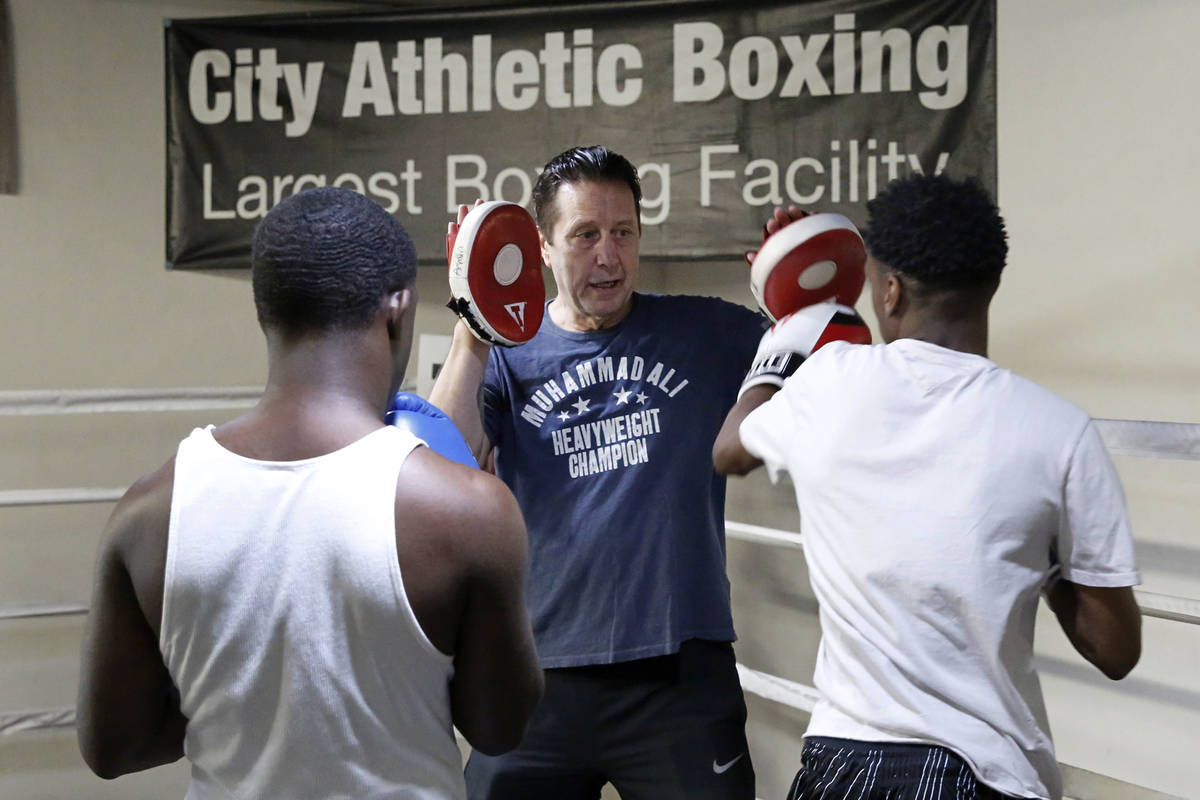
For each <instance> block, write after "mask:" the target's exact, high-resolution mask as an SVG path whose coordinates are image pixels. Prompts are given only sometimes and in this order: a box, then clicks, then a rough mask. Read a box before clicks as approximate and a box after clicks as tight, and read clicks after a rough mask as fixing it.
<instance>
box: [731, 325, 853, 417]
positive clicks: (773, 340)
mask: <svg viewBox="0 0 1200 800" xmlns="http://www.w3.org/2000/svg"><path fill="white" fill-rule="evenodd" d="M833 341H845V342H850V343H851V344H870V343H871V329H870V328H868V327H867V323H866V322H864V321H863V318H862V317H860V316H859V315H858V312H856V311H855V310H854V309H853V308H851V307H849V306H843V305H839V304H837V303H829V302H826V303H817V304H816V305H813V306H806V307H804V308H802V309H800V310H799V311H797V312H795V313H794V314H789V315H788V316H786V317H784V318H783V319H781V320H779V322H777V323H775V324H774V325H772V326H771V327H770V328H769V329H768V330H767V332H766V333H764V334H763V337H762V339H761V340H760V341H759V343H758V352H756V353H755V354H754V363H753V364H751V366H750V371H749V372H747V373H746V377H745V379H744V380H743V381H742V388H741V389H739V390H738V398H741V396H742V395H743V394H745V393H746V390H747V389H749V388H750V387H751V386H758V385H760V384H764V383H766V384H771V385H772V386H783V382H784V381H785V380H787V379H788V378H790V377H791V376H792V374H793V373H794V372H795V371H796V370H797V369H799V368H800V365H801V364H803V363H804V360H805V359H806V358H808V357H809V356H811V355H812V354H813V353H815V352H817V350H819V349H820V348H821V347H823V346H824V345H826V344H828V343H829V342H833Z"/></svg>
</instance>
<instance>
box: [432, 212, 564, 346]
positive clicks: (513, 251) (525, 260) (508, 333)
mask: <svg viewBox="0 0 1200 800" xmlns="http://www.w3.org/2000/svg"><path fill="white" fill-rule="evenodd" d="M446 255H447V257H448V259H449V261H450V302H449V303H447V305H448V306H449V307H450V309H451V310H453V311H454V313H455V314H458V316H460V317H461V318H462V319H463V320H464V321H465V322H466V323H467V326H468V327H469V328H470V329H471V333H473V334H475V337H476V338H477V339H480V340H481V341H484V342H487V343H488V344H499V345H504V346H505V347H512V346H513V345H518V344H524V343H525V342H527V341H529V340H530V339H532V338H533V336H534V334H536V333H537V331H538V327H539V326H540V325H541V324H542V312H543V310H544V307H545V305H546V285H545V282H544V281H543V280H542V256H541V251H540V248H539V245H538V231H537V224H536V223H535V222H534V221H533V217H532V216H530V214H529V212H528V211H526V210H525V209H524V208H522V207H521V206H519V205H517V204H516V203H509V202H505V201H501V200H493V201H491V202H488V203H480V204H479V205H477V206H475V207H474V208H472V209H471V210H470V212H468V213H467V216H466V217H464V218H463V221H462V223H460V224H459V226H458V232H457V233H456V234H449V235H447V236H446Z"/></svg>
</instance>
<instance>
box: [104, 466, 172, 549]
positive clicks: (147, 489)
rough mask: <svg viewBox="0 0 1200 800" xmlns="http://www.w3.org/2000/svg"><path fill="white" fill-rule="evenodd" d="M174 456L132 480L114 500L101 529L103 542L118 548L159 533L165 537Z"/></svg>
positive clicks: (169, 513) (139, 541)
mask: <svg viewBox="0 0 1200 800" xmlns="http://www.w3.org/2000/svg"><path fill="white" fill-rule="evenodd" d="M174 480H175V457H174V456H172V457H171V459H170V460H168V461H167V462H166V463H165V464H163V465H162V466H161V467H159V468H158V469H156V470H155V471H154V472H151V473H149V474H147V475H143V476H142V477H141V478H139V479H138V480H136V481H135V482H134V483H133V485H132V486H130V487H129V488H128V489H126V490H125V494H124V495H123V496H122V497H121V499H120V500H119V501H117V505H116V507H115V508H114V509H113V513H112V516H111V517H109V520H108V525H107V527H106V530H105V534H106V535H105V539H106V544H107V545H109V546H112V547H114V548H116V549H118V550H120V551H121V552H127V548H130V547H135V546H137V545H138V544H141V543H144V540H145V539H146V538H147V537H153V536H155V535H156V534H161V535H162V537H163V538H164V539H165V538H166V535H167V529H168V527H169V525H170V519H171V489H172V486H173V484H174Z"/></svg>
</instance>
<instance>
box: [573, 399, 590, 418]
mask: <svg viewBox="0 0 1200 800" xmlns="http://www.w3.org/2000/svg"><path fill="white" fill-rule="evenodd" d="M590 402H591V401H590V400H588V399H587V398H586V397H581V398H579V399H578V400H576V401H575V402H574V403H572V404H571V405H573V406H575V411H576V412H578V413H579V414H582V413H583V412H585V411H587V410H588V404H589V403H590Z"/></svg>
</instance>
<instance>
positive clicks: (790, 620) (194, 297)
mask: <svg viewBox="0 0 1200 800" xmlns="http://www.w3.org/2000/svg"><path fill="white" fill-rule="evenodd" d="M9 4H10V9H11V16H12V28H13V41H14V45H15V50H16V53H15V55H16V59H15V60H16V72H17V82H18V87H17V88H18V119H19V136H20V147H21V193H20V194H19V195H16V196H0V274H2V275H3V277H4V284H3V291H2V292H0V320H2V322H0V324H2V325H3V332H4V336H3V338H2V340H0V365H3V371H2V373H0V374H2V376H3V377H2V378H0V390H25V389H39V388H41V389H73V388H104V387H173V386H239V385H256V384H261V382H262V379H263V368H264V366H265V359H264V356H263V351H262V346H261V341H260V334H259V331H258V329H257V327H256V325H255V323H254V315H253V309H252V305H251V302H250V294H249V286H248V283H247V281H246V276H245V275H244V274H240V273H237V274H231V273H222V274H202V273H195V272H167V271H166V270H164V269H163V267H162V262H163V232H162V231H163V210H162V209H163V194H164V189H163V185H164V160H165V156H164V144H163V124H164V123H163V107H162V66H161V63H162V46H161V40H162V19H163V18H164V17H170V16H213V15H223V14H231V13H243V12H253V13H262V12H265V11H284V10H289V9H294V8H303V9H307V10H312V9H315V8H318V7H319V4H313V3H303V4H298V3H293V4H288V3H266V2H252V0H220V1H219V0H178V1H177V2H168V1H167V0H9ZM999 6H1000V7H999V19H998V29H999V33H998V44H999V48H998V65H999V136H1000V139H999V164H1000V170H999V186H1000V191H999V201H1000V205H1001V209H1002V211H1003V212H1004V214H1005V217H1006V219H1007V221H1008V224H1009V230H1010V235H1011V257H1010V261H1009V269H1008V273H1007V275H1006V277H1005V279H1004V284H1003V286H1002V288H1001V291H1000V294H999V296H998V298H997V301H996V304H995V307H994V314H993V330H992V348H991V355H992V357H993V358H994V359H995V360H996V361H998V362H1000V363H1001V364H1003V365H1005V366H1008V367H1011V368H1013V369H1015V370H1016V371H1018V372H1020V373H1022V374H1024V375H1026V376H1028V377H1030V378H1032V379H1034V380H1036V381H1038V382H1040V383H1043V384H1044V385H1046V386H1048V387H1050V388H1052V389H1054V390H1055V391H1058V392H1060V393H1061V394H1063V395H1065V396H1066V397H1068V398H1069V399H1071V400H1073V401H1074V402H1076V403H1077V404H1079V405H1081V406H1082V407H1084V408H1085V409H1087V410H1088V411H1089V412H1091V413H1092V414H1093V415H1095V416H1098V417H1116V418H1134V419H1159V420H1174V421H1186V422H1200V403H1198V401H1197V397H1200V348H1197V344H1196V343H1197V342H1198V341H1200V315H1197V314H1196V310H1197V303H1196V301H1195V300H1194V299H1193V298H1194V297H1195V296H1196V294H1197V292H1198V291H1200V278H1198V277H1197V275H1196V270H1197V267H1200V263H1198V262H1200V255H1198V254H1200V224H1197V223H1196V222H1195V220H1194V216H1195V215H1194V210H1193V207H1194V205H1195V204H1194V203H1192V202H1189V200H1190V198H1191V197H1192V195H1193V194H1194V193H1195V187H1196V186H1197V185H1200V163H1198V160H1197V159H1198V156H1197V151H1196V147H1195V145H1194V141H1195V139H1196V136H1195V134H1196V132H1197V129H1198V128H1200V109H1198V108H1197V103H1198V101H1197V91H1196V85H1195V82H1196V77H1195V76H1197V75H1198V74H1200V49H1198V48H1196V47H1195V45H1194V42H1193V37H1194V32H1195V30H1196V29H1197V27H1198V26H1200V3H1196V2H1194V1H1193V0H1145V1H1144V2H1141V3H1128V2H1119V1H1118V0H1056V1H1055V2H1054V3H1045V2H1037V1H1036V0H999ZM1047 9H1049V10H1047ZM547 155H549V154H547ZM644 276H645V285H646V288H648V289H651V290H667V291H686V292H696V293H706V294H720V295H723V296H726V297H729V298H732V299H735V300H739V301H741V302H745V303H747V304H749V302H750V297H749V294H748V292H747V291H746V289H745V283H744V278H745V275H744V269H743V267H742V266H741V265H740V264H697V265H673V266H662V265H647V266H646V267H644ZM442 277H443V276H442V274H441V272H440V271H439V270H436V269H428V270H423V271H422V274H421V277H420V291H421V292H422V295H423V297H424V298H425V301H424V302H423V303H422V306H421V308H420V310H419V313H418V328H419V330H422V331H425V332H434V333H447V332H448V331H449V329H450V327H451V319H450V315H449V314H448V312H446V311H444V309H442V308H441V307H440V301H441V299H442V298H443V297H444V296H445V288H444V286H443V284H442ZM864 312H865V314H866V315H867V316H869V312H867V311H866V309H865V307H864ZM232 413H233V412H230V414H229V415H232ZM229 415H226V416H229ZM209 421H213V422H219V421H221V417H220V415H214V414H211V413H172V414H155V415H145V414H141V415H138V414H104V415H93V416H67V415H63V416H52V417H11V416H8V417H5V416H0V443H2V444H0V490H9V489H30V488H49V487H75V486H95V487H106V486H112V487H117V486H123V485H127V484H128V483H129V482H131V481H132V480H133V479H135V478H136V477H137V476H138V475H140V474H142V473H143V472H146V471H148V470H149V469H151V468H153V467H155V466H156V465H157V464H158V463H160V462H161V461H162V460H163V459H164V458H165V457H166V456H167V455H168V454H169V453H170V452H171V449H172V447H173V445H174V442H175V441H176V440H177V439H178V438H179V437H180V436H182V435H184V434H185V433H186V432H187V430H188V429H190V428H191V427H192V426H193V425H195V424H199V423H204V422H209ZM1118 468H1119V469H1120V471H1121V475H1122V478H1123V480H1124V482H1125V487H1126V492H1127V496H1128V499H1129V506H1130V512H1131V515H1132V517H1133V522H1134V527H1135V534H1136V536H1137V539H1138V543H1139V551H1140V557H1141V561H1142V566H1143V568H1144V573H1145V579H1146V585H1145V588H1146V589H1149V590H1151V591H1157V592H1163V593H1169V594H1179V595H1187V596H1192V597H1200V542H1198V541H1197V538H1196V531H1195V525H1194V520H1195V519H1196V518H1197V516H1198V513H1200V492H1198V491H1197V489H1196V487H1197V485H1198V484H1200V480H1198V479H1200V464H1197V463H1195V462H1183V461H1141V460H1135V459H1129V458H1120V459H1118ZM110 509H111V506H110V505H108V504H100V505H81V506H63V507H40V508H0V605H13V604H40V603H51V602H59V601H79V600H84V599H86V598H87V596H88V593H89V582H90V569H91V559H92V555H93V552H94V547H95V542H96V539H97V534H98V532H99V530H100V528H101V526H102V525H103V522H104V519H105V517H106V516H107V514H108V512H109V510H110ZM729 517H730V518H731V519H735V520H741V521H746V522H754V523H758V524H763V525H769V526H774V527H780V528H793V529H794V528H795V526H796V514H795V509H794V507H793V504H792V499H791V496H790V493H789V492H788V491H787V490H786V489H782V490H781V489H778V488H773V487H770V486H769V485H767V484H766V482H765V481H764V480H763V479H762V478H761V476H758V477H753V478H750V479H747V480H744V481H737V482H734V483H733V485H732V486H731V492H730V509H729ZM729 552H730V574H731V577H732V580H733V584H734V599H735V614H736V617H737V624H738V628H739V631H740V634H741V637H742V640H741V642H740V643H739V645H738V653H739V657H740V658H741V659H742V660H743V661H745V662H746V663H747V664H749V665H750V666H752V667H756V668H759V669H763V670H766V671H769V672H773V673H775V674H781V675H784V676H786V677H790V678H793V679H795V680H798V681H801V682H804V683H810V682H811V669H812V660H813V654H814V648H815V642H816V638H817V636H818V634H819V631H818V630H817V628H816V623H815V616H814V614H813V607H812V600H811V593H810V592H809V589H808V585H807V576H806V573H805V571H804V565H803V559H802V558H800V557H799V555H798V554H785V553H781V552H779V551H776V550H768V549H765V548H764V547H763V546H761V545H750V544H745V543H740V542H732V543H731V544H730V547H729ZM1040 622H1041V625H1040V629H1039V638H1038V648H1039V652H1040V654H1041V663H1042V665H1043V676H1044V686H1045V689H1046V693H1047V700H1048V704H1049V707H1050V714H1051V721H1052V723H1053V726H1054V732H1055V736H1056V739H1057V741H1058V744H1059V751H1060V757H1061V759H1062V760H1064V761H1067V762H1069V763H1072V764H1075V765H1078V766H1081V767H1084V768H1087V769H1091V770H1094V771H1097V772H1102V773H1105V774H1108V775H1112V776H1115V777H1118V778H1120V779H1122V780H1126V781H1130V782H1133V783H1137V784H1141V785H1144V786H1148V787H1152V788H1155V789H1158V790H1160V791H1164V792H1170V793H1173V794H1178V795H1181V796H1195V789H1194V788H1193V787H1194V785H1195V784H1196V782H1197V781H1196V779H1197V778H1200V767H1197V761H1196V757H1195V755H1194V753H1195V751H1196V749H1197V745H1200V734H1197V731H1200V688H1198V687H1197V685H1196V680H1195V677H1196V674H1197V673H1196V669H1195V664H1196V663H1197V662H1198V661H1200V628H1196V627H1186V626H1183V625H1181V624H1178V623H1170V622H1165V621H1161V620H1154V619H1150V620H1147V621H1146V637H1145V655H1144V656H1143V661H1142V664H1141V665H1139V667H1138V668H1137V669H1136V670H1135V671H1134V673H1133V675H1132V676H1131V677H1130V678H1129V679H1127V680H1125V681H1123V682H1121V683H1117V684H1111V683H1109V682H1108V681H1106V680H1105V679H1104V678H1102V677H1100V676H1099V674H1098V673H1095V672H1094V671H1093V670H1090V668H1087V667H1086V665H1085V664H1084V662H1083V661H1082V659H1081V658H1080V657H1078V656H1076V655H1074V654H1073V653H1072V652H1070V651H1069V646H1068V645H1066V643H1065V642H1064V640H1063V637H1062V636H1061V634H1059V633H1058V632H1057V630H1056V627H1055V625H1054V622H1053V620H1052V619H1051V617H1050V616H1048V615H1047V616H1044V617H1043V618H1042V619H1041V621H1040ZM79 629H80V620H79V619H78V618H66V619H50V620H45V619H43V620H25V621H20V622H13V621H10V622H0V711H11V710H17V709H37V708H51V707H60V706H69V705H71V704H72V703H73V700H74V683H75V675H76V670H77V658H78V644H79V643H78V635H79ZM751 719H752V725H751V737H752V743H753V746H754V755H755V760H756V766H757V770H758V774H759V776H760V787H759V795H760V796H762V797H767V798H777V797H781V796H783V793H784V791H785V789H786V786H787V783H788V781H789V780H790V778H791V774H792V772H793V771H794V769H795V767H796V766H797V763H798V740H799V734H800V733H801V732H802V731H803V726H804V724H805V722H806V720H805V719H804V715H803V714H798V713H795V712H790V711H787V710H785V709H782V708H780V707H778V706H771V705H768V704H766V703H765V702H760V701H758V700H752V701H751ZM185 780H186V769H185V767H184V765H182V764H177V765H173V766H171V767H167V768H163V769H160V770H154V771H151V772H150V773H146V774H143V775H139V776H133V777H130V778H123V779H120V780H118V781H116V782H114V783H107V784H106V783H103V782H100V781H98V780H95V779H93V778H91V777H90V775H89V774H88V773H87V772H86V770H85V768H84V767H83V766H82V764H81V762H80V761H79V758H78V755H77V753H76V751H75V749H74V742H73V735H72V734H71V733H70V732H59V733H39V734H23V735H12V736H4V735H0V797H19V798H40V797H45V798H57V797H66V796H80V797H83V796H86V797H97V798H103V797H113V798H117V797H120V798H139V797H146V798H150V797H164V796H181V795H182V792H181V791H180V788H181V787H182V786H183V784H184V782H185Z"/></svg>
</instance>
